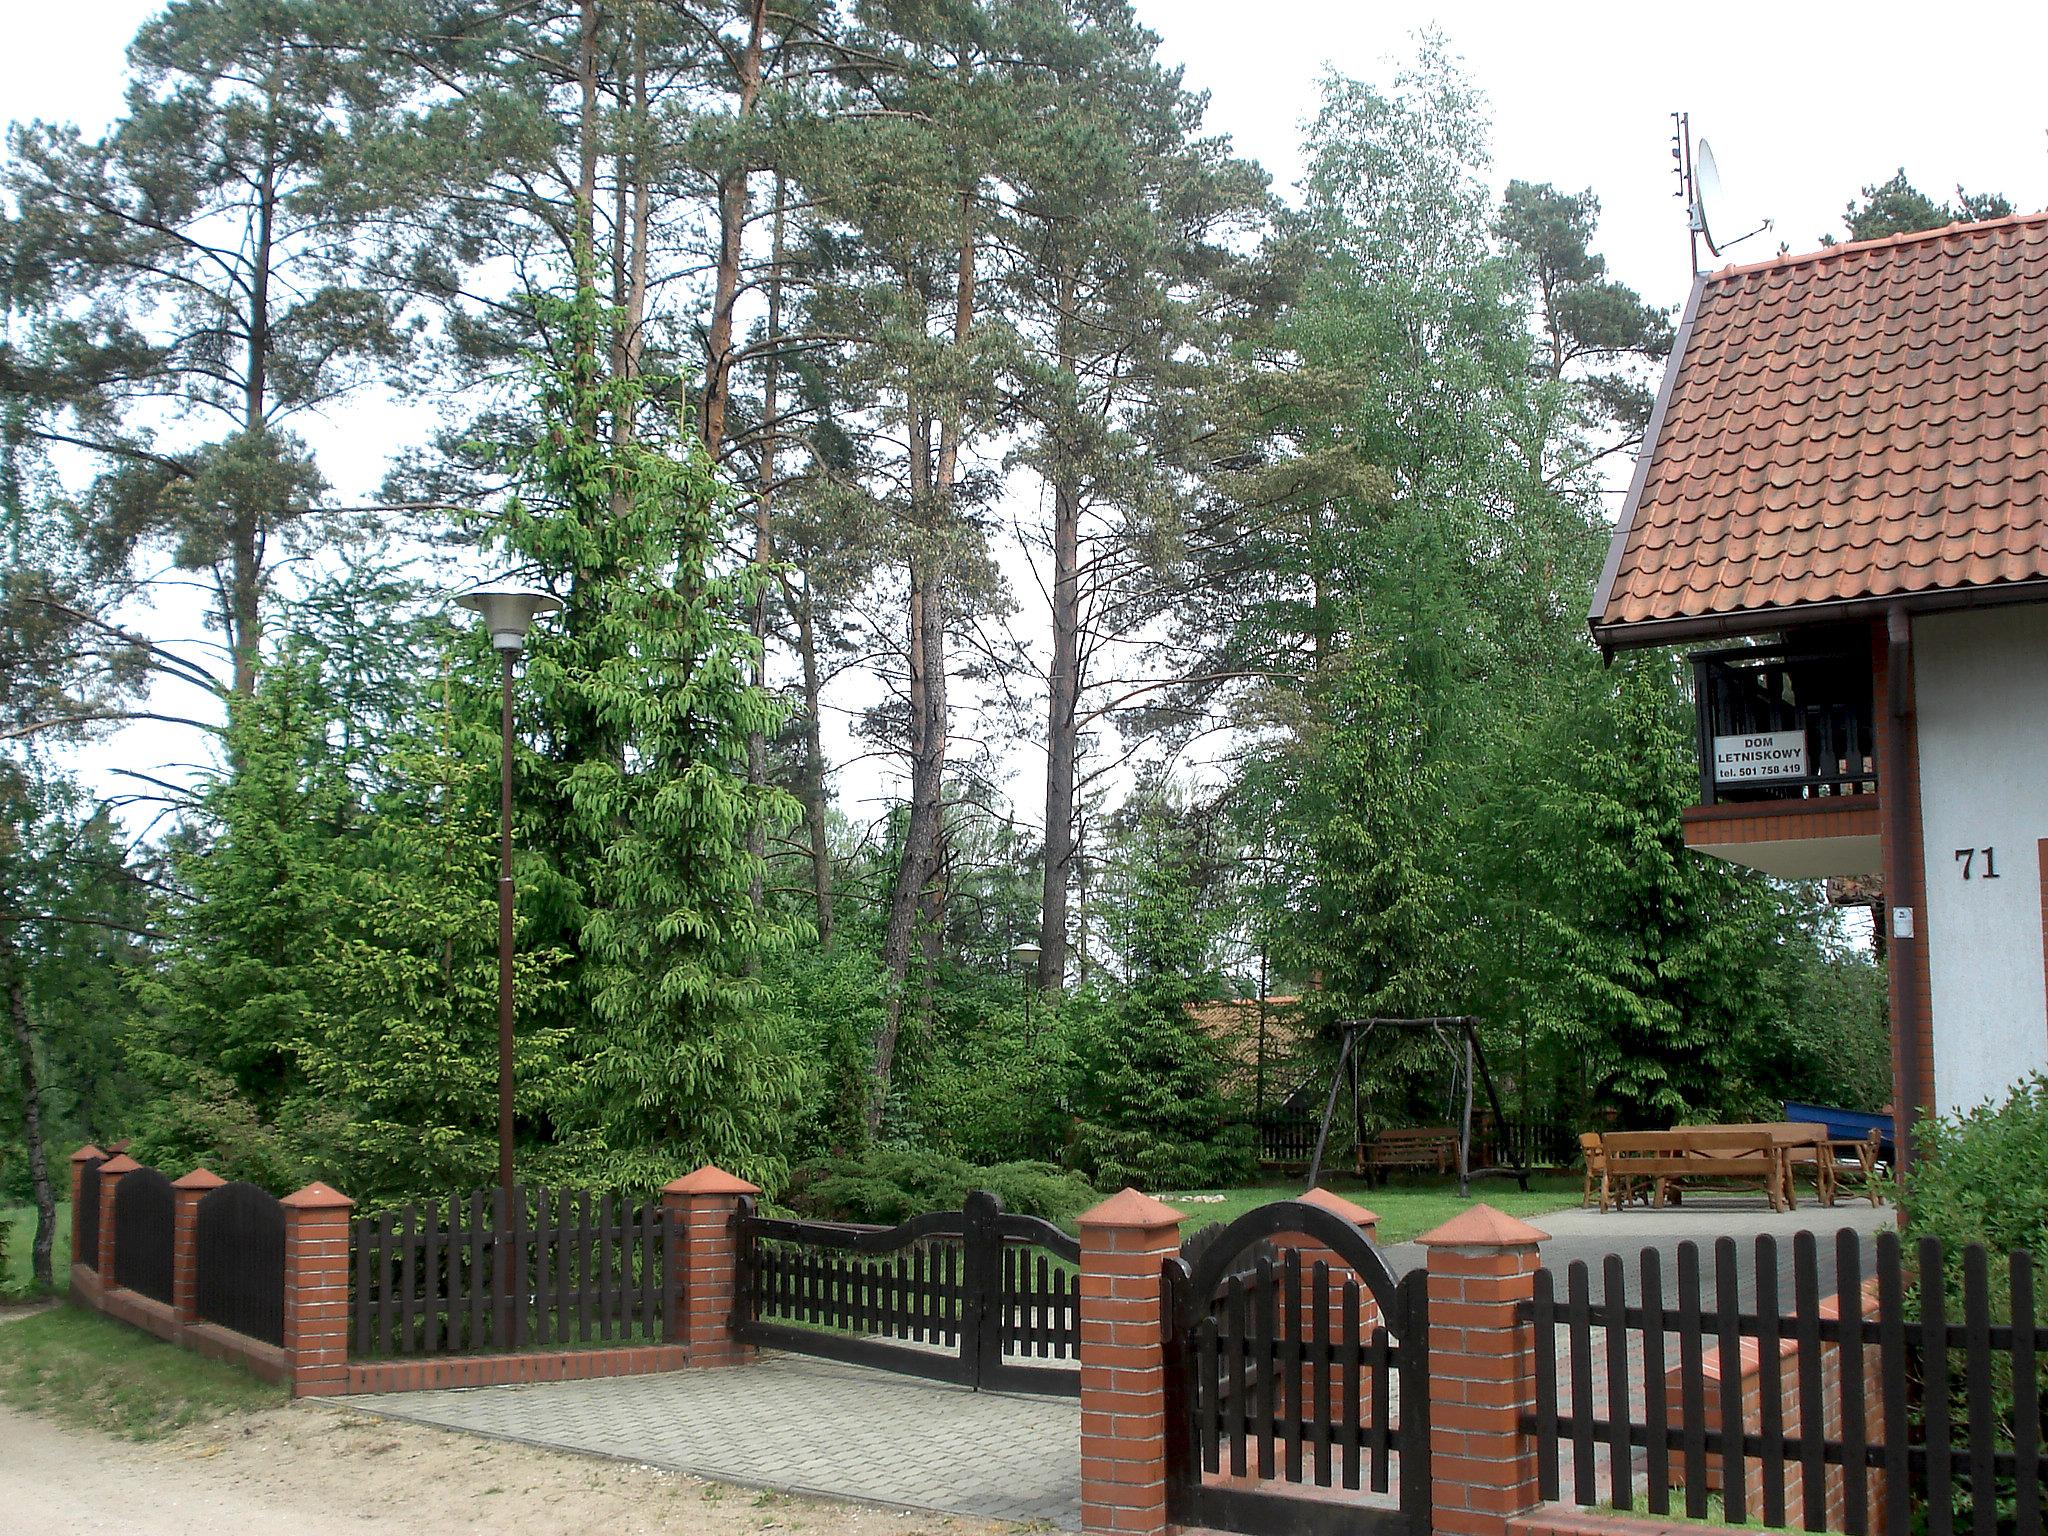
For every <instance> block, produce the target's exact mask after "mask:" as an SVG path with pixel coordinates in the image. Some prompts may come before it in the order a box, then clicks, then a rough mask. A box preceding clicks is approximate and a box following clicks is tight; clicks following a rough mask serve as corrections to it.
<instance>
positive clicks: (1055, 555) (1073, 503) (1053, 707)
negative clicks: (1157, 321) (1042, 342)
mask: <svg viewBox="0 0 2048 1536" xmlns="http://www.w3.org/2000/svg"><path fill="white" fill-rule="evenodd" d="M1054 304H1055V307H1056V310H1057V313H1058V320H1057V326H1058V337H1059V341H1058V368H1059V372H1060V376H1061V377H1062V379H1063V380H1066V381H1068V382H1069V387H1071V381H1072V380H1073V379H1074V377H1075V368H1076V365H1075V360H1074V343H1073V327H1072V324H1071V322H1070V319H1069V317H1070V316H1071V315H1072V314H1073V310H1074V277H1073V274H1072V273H1071V272H1070V271H1069V270H1067V269H1066V268H1064V267H1063V268H1062V269H1061V271H1060V275H1059V279H1058V282H1057V284H1056V286H1055V289H1054ZM1061 403H1062V404H1063V403H1064V402H1061ZM1058 413H1059V404H1056V405H1055V408H1054V412H1053V413H1052V422H1053V424H1052V425H1051V426H1049V427H1048V429H1047V431H1048V435H1049V436H1051V437H1052V438H1053V439H1054V441H1053V442H1052V443H1051V444H1050V447H1051V449H1052V451H1051V453H1050V454H1049V455H1048V458H1049V459H1050V461H1051V464H1052V479H1053V487H1052V562H1053V575H1052V667H1051V670H1050V671H1049V672H1048V673H1047V675H1046V685H1047V686H1046V720H1045V860H1044V863H1045V871H1044V878H1045V885H1044V890H1043V893H1042V895H1041V898H1040V902H1039V909H1038V911H1039V919H1038V990H1039V991H1041V992H1055V991H1057V990H1059V988H1061V987H1062V986H1064V985H1065V984H1066V979H1067V891H1068V888H1069V886H1070V885H1071V884H1072V881H1073V863H1074V774H1075V771H1076V766H1077V764H1078V762H1079V759H1080V754H1081V729H1080V709H1081V681H1082V679H1081V488H1080V484H1079V479H1080V476H1079V472H1078V469H1077V467H1076V465H1075V462H1074V457H1073V454H1072V453H1071V452H1070V451H1069V447H1068V445H1067V444H1065V443H1062V442H1060V441H1059V440H1058V439H1059V437H1060V434H1061V427H1060V425H1059V422H1060V416H1059V414H1058Z"/></svg>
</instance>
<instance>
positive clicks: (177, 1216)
mask: <svg viewBox="0 0 2048 1536" xmlns="http://www.w3.org/2000/svg"><path fill="white" fill-rule="evenodd" d="M226 1182H227V1180H225V1179H223V1178H222V1177H221V1176H220V1175H219V1174H217V1173H211V1172H209V1171H208V1170H206V1169H204V1168H194V1169H193V1170H192V1171H191V1172H190V1173H188V1174H186V1175H185V1177H183V1178H182V1179H178V1180H176V1181H174V1182H173V1183H172V1185H171V1198H172V1199H173V1200H174V1201H175V1202H176V1204H175V1205H173V1206H172V1207H171V1307H172V1310H174V1311H175V1312H176V1313H177V1314H178V1321H179V1322H181V1323H196V1322H198V1321H199V1202H200V1201H202V1200H204V1199H205V1198H206V1197H207V1196H208V1195H209V1194H211V1193H212V1192H213V1191H214V1190H216V1189H219V1188H220V1187H221V1185H223V1184H225V1183H226Z"/></svg>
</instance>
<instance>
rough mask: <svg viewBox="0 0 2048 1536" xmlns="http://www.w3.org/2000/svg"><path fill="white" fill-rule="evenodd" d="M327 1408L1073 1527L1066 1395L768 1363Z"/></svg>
mask: <svg viewBox="0 0 2048 1536" xmlns="http://www.w3.org/2000/svg"><path fill="white" fill-rule="evenodd" d="M339 1401H341V1402H343V1403H346V1404H347V1405H348V1406H349V1407H351V1408H358V1409H361V1410H363V1411H364V1412H367V1413H376V1414H383V1415H385V1416H387V1417H390V1418H394V1419H410V1420H413V1421H415V1422H418V1423H422V1424H436V1425H440V1426H441V1427H443V1428H445V1429H462V1430H468V1431H470V1432H472V1433H474V1434H480V1435H490V1436H494V1437H495V1438H498V1439H501V1440H515V1441H524V1442H527V1443H529V1444H534V1445H547V1446H554V1447H557V1448H561V1449H567V1450H576V1451H589V1452H592V1453H595V1454H597V1455H600V1456H617V1457H622V1458H625V1459H628V1460H631V1461H638V1462H645V1463H648V1464H650V1465H653V1466H658V1467H669V1468H673V1469H675V1470H677V1471H681V1472H691V1473H695V1474H697V1475H698V1476H700V1477H708V1478H713V1479H716V1480H717V1481H719V1482H727V1483H739V1484H743V1485H746V1486H749V1487H761V1488H776V1489H782V1490H785V1491H789V1492H796V1493H811V1494H824V1495H827V1496H829V1497H833V1498H843V1499H862V1500H866V1501H869V1502H871V1503H876V1504H887V1505H894V1506H897V1507H900V1508H913V1509H932V1510H942V1511H944V1512H946V1513H948V1514H960V1515H980V1516H983V1517H986V1518H989V1519H996V1520H1016V1521H1022V1522H1037V1523H1041V1524H1050V1525H1056V1526H1062V1527H1065V1528H1067V1529H1070V1530H1076V1529H1079V1527H1080V1524H1081V1409H1080V1405H1079V1403H1078V1402H1077V1401H1076V1400H1075V1399H1074V1398H1071V1397H1068V1398H1049V1397H1022V1396H1015V1395H1010V1394H1006V1393H997V1392H970V1391H967V1390H966V1389H965V1388H962V1387H954V1386H948V1385H945V1384H944V1383H941V1382H933V1381H921V1380H918V1379H917V1378H915V1377H909V1376H897V1375H894V1374H892V1373H890V1372H888V1371H876V1370H870V1369H868V1368H866V1367H863V1366H853V1365H840V1364H837V1363H835V1362H832V1361H826V1360H812V1359H807V1358H804V1357H802V1356H796V1355H782V1354H767V1355H764V1356H763V1357H762V1358H761V1360H760V1361H759V1362H758V1363H756V1364H754V1365H749V1366H741V1367H736V1368H733V1369H730V1370H716V1371H670V1372H665V1373H663V1374H660V1375H654V1376H616V1377H611V1378H609V1379H602V1380H596V1381H556V1382H537V1383H534V1384H531V1385H525V1386H510V1387H472V1388H466V1389H461V1390H454V1391H445V1392H387V1393H377V1394H372V1395H366V1396H361V1397H349V1398H342V1399H339Z"/></svg>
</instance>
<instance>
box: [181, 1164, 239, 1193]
mask: <svg viewBox="0 0 2048 1536" xmlns="http://www.w3.org/2000/svg"><path fill="white" fill-rule="evenodd" d="M225 1183H227V1180H226V1179H224V1178H222V1177H221V1176H220V1175H219V1174H217V1173H215V1172H214V1171H213V1170H212V1169H211V1168H204V1167H201V1168H194V1169H193V1170H192V1171H191V1172H190V1173H188V1174H186V1175H185V1177H183V1178H182V1179H173V1180H171V1188H173V1189H219V1188H220V1187H221V1185H223V1184H225Z"/></svg>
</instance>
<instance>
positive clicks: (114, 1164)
mask: <svg viewBox="0 0 2048 1536" xmlns="http://www.w3.org/2000/svg"><path fill="white" fill-rule="evenodd" d="M141 1166H142V1164H140V1163H138V1162H137V1161H135V1159H134V1158H132V1157H130V1156H129V1155H128V1154H127V1153H125V1152H123V1153H122V1154H121V1155H120V1156H118V1157H110V1158H108V1159H107V1161H105V1162H104V1163H101V1164H100V1262H99V1272H100V1289H102V1290H111V1289H112V1288H113V1286H114V1284H115V1280H114V1195H115V1192H116V1191H117V1190H119V1189H120V1187H121V1177H122V1175H123V1174H129V1173H133V1172H134V1171H135V1170H136V1169H138V1168H140V1167H141Z"/></svg>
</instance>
